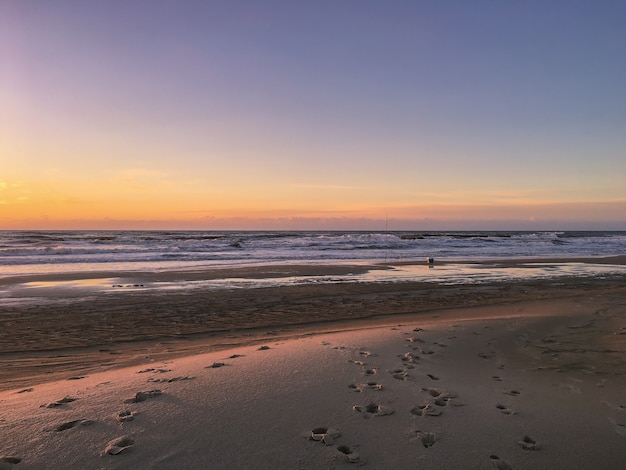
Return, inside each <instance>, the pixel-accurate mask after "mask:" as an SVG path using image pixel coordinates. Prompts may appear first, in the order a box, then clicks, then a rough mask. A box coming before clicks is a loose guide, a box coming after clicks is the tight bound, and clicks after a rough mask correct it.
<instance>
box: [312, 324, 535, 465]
mask: <svg viewBox="0 0 626 470" xmlns="http://www.w3.org/2000/svg"><path fill="white" fill-rule="evenodd" d="M392 329H393V330H399V328H392ZM421 331H423V330H422V329H421V328H415V329H414V330H413V332H411V333H404V335H406V336H407V337H406V338H405V341H406V343H407V346H408V347H409V348H410V349H411V351H409V352H406V353H403V354H399V355H398V358H399V359H400V361H401V364H400V366H399V367H398V368H396V369H391V370H389V371H388V372H389V374H390V375H391V377H392V378H393V379H396V380H399V381H418V380H419V382H420V383H428V382H437V381H439V380H440V377H438V376H437V375H435V374H432V373H419V372H417V369H418V367H419V366H421V365H423V364H421V363H422V362H423V361H422V359H423V358H427V357H429V356H432V355H434V354H436V353H437V352H438V351H435V350H434V349H431V348H430V347H429V346H428V345H427V342H426V341H425V340H424V339H423V338H420V337H419V336H418V335H417V334H416V333H419V332H421ZM474 334H476V335H480V332H478V331H476V332H474ZM456 338H457V337H456V336H450V337H449V338H448V339H450V340H454V339H456ZM327 344H328V343H326V345H327ZM432 346H436V347H438V348H440V349H443V348H446V347H448V345H447V344H445V343H443V342H440V341H435V342H433V343H432ZM487 346H491V343H487ZM335 349H348V348H346V347H340V348H335ZM356 353H357V354H358V358H356V359H349V360H348V362H351V363H353V364H354V365H356V366H359V367H360V369H361V373H362V374H363V376H364V378H365V379H366V380H365V381H363V382H359V381H355V382H353V383H351V384H349V385H348V389H349V390H351V391H353V392H357V393H364V392H368V391H376V392H384V389H385V387H384V386H383V383H381V382H382V381H380V382H379V381H373V380H370V379H371V378H373V376H376V375H377V374H379V371H380V367H378V365H376V364H375V363H372V362H375V359H374V360H373V361H372V360H371V358H376V357H377V356H376V354H374V353H372V352H371V351H368V350H366V349H359V350H356ZM493 354H494V353H493V352H491V351H490V352H481V353H479V354H478V356H479V357H480V358H482V359H492V358H493ZM504 367H505V366H504V364H501V363H500V364H497V368H498V369H500V370H501V369H504ZM491 378H492V379H493V380H494V381H495V382H502V380H503V379H502V378H501V377H500V376H499V375H493V376H492V377H491ZM420 392H422V394H423V397H424V399H423V400H422V402H421V403H418V404H416V405H414V406H413V407H412V408H411V409H409V410H408V412H409V414H410V415H411V416H412V417H414V419H415V420H417V421H415V422H414V426H413V427H414V428H415V429H412V430H411V431H409V432H408V433H406V434H405V436H406V437H407V438H408V439H409V440H411V441H414V440H415V441H418V442H419V443H421V445H422V446H423V447H424V448H426V449H428V448H430V447H432V446H434V445H436V443H437V442H438V441H439V440H440V439H441V437H442V436H441V433H438V432H433V431H432V430H427V429H423V428H428V427H429V426H428V422H429V420H430V419H431V418H436V417H439V416H441V415H442V414H443V413H444V410H446V409H448V408H454V407H460V406H465V403H463V402H462V401H460V400H459V399H458V396H457V394H456V393H454V392H451V391H448V390H444V389H442V388H439V387H428V386H424V387H421V389H420ZM502 393H503V394H506V395H508V396H510V397H517V396H518V395H520V393H521V392H520V391H519V390H516V389H506V390H503V392H502ZM371 397H372V398H374V397H375V396H374V395H372V396H371ZM378 397H379V399H371V400H369V401H367V400H366V401H365V402H363V403H360V404H355V405H353V406H352V410H353V411H354V412H357V413H359V414H361V415H362V416H363V418H365V419H370V418H376V417H384V416H389V415H392V414H394V413H395V410H394V409H393V408H391V407H390V406H388V405H386V404H383V403H382V402H383V401H384V400H383V399H382V394H381V395H378ZM496 409H497V410H499V411H500V412H501V413H502V414H505V415H515V414H517V411H515V410H513V409H512V408H510V407H509V406H507V405H504V404H502V403H497V404H496ZM339 436H340V433H339V431H336V430H333V429H331V428H326V427H321V428H315V429H313V430H312V431H311V434H310V436H309V439H310V440H312V441H319V442H322V443H323V444H325V445H327V446H330V445H333V444H336V440H337V439H338V438H339ZM517 444H518V445H519V446H520V447H521V448H522V449H524V450H532V451H534V450H539V449H540V445H539V444H538V443H537V442H536V441H535V440H534V439H533V438H532V437H530V436H528V435H525V436H523V437H522V438H521V439H520V440H519V441H518V442H517ZM337 451H338V454H339V457H338V458H339V459H342V458H343V460H344V461H347V462H350V463H354V464H364V463H365V461H364V460H363V457H362V456H361V455H360V454H359V453H357V452H356V451H355V450H354V448H351V447H348V446H346V445H337ZM342 456H343V457H342ZM489 461H490V463H491V465H492V467H493V468H494V469H496V470H511V469H512V467H511V465H510V464H509V463H508V462H507V461H506V460H505V459H502V458H500V457H498V456H496V455H493V454H492V455H490V456H489Z"/></svg>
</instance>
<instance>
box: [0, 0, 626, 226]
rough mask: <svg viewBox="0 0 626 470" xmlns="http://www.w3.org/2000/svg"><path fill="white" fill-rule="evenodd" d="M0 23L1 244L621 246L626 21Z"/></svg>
mask: <svg viewBox="0 0 626 470" xmlns="http://www.w3.org/2000/svg"><path fill="white" fill-rule="evenodd" d="M469 5H470V4H469V3H468V2H452V3H449V2H446V3H445V5H444V4H441V3H439V2H395V1H392V2H383V3H378V2H359V1H346V2H320V3H318V2H310V3H308V4H304V3H302V2H280V1H273V0H271V1H268V2H248V1H234V2H211V1H209V2H191V1H189V2H188V1H183V2H166V1H150V2H147V1H139V2H132V3H128V2H116V1H113V2H109V1H95V2H84V3H83V2H73V1H69V0H68V1H66V0H61V1H58V2H34V1H28V0H27V1H18V0H9V1H6V2H3V4H2V6H1V7H0V54H1V55H2V57H3V65H2V70H1V73H0V102H2V103H3V104H2V106H1V109H0V123H1V126H0V128H1V129H0V163H1V165H0V229H90V228H92V229H132V228H137V229H161V228H163V229H204V230H210V229H229V228H232V229H290V230H293V229H316V228H319V229H369V230H371V229H377V228H382V227H384V226H385V224H387V225H388V226H389V227H390V228H394V229H404V230H406V229H438V228H440V229H455V228H456V229H468V228H471V229H480V228H484V229H499V228H502V229H569V230H575V229H593V228H595V229H604V230H611V229H614V230H626V182H625V181H626V180H625V179H624V175H626V158H625V157H626V132H624V129H625V124H626V92H625V91H624V90H625V89H624V86H623V84H624V83H626V63H624V61H619V60H616V58H617V57H622V56H623V55H624V52H626V51H624V44H626V23H625V21H626V20H624V18H626V7H624V5H618V4H615V3H605V2H600V3H593V2H587V3H583V4H576V6H575V7H571V6H570V4H569V2H550V5H549V6H545V5H543V4H541V3H537V4H532V5H530V4H510V3H499V4H491V3H489V4H487V3H482V2H479V3H477V4H474V3H471V5H472V6H469Z"/></svg>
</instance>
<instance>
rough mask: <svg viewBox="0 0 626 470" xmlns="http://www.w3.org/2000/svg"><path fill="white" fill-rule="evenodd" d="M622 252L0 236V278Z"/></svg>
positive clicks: (616, 238) (469, 237)
mask: <svg viewBox="0 0 626 470" xmlns="http://www.w3.org/2000/svg"><path fill="white" fill-rule="evenodd" d="M625 253H626V232H614V231H607V232H602V231H594V232H545V231H537V232H530V231H526V232H507V231H490V232H487V231H485V232H462V231H459V232H419V231H415V232H411V231H402V232H380V231H372V232H365V231H361V232H342V231H302V232H291V231H219V232H218V231H0V277H7V276H18V275H25V274H43V273H46V274H48V273H65V272H87V271H111V272H115V271H152V270H178V269H181V270H184V269H202V268H220V267H233V266H251V265H267V264H277V263H281V264H322V263H327V264H332V263H341V264H346V263H380V262H389V263H393V262H398V261H412V260H419V261H423V260H424V259H425V258H426V257H432V258H434V259H435V260H438V261H448V262H449V261H464V262H467V261H485V260H503V259H512V258H572V257H574V258H577V257H603V256H612V255H622V254H625Z"/></svg>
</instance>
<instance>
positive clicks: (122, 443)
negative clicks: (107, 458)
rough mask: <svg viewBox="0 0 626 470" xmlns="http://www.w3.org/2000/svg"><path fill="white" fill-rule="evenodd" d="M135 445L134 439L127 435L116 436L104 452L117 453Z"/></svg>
mask: <svg viewBox="0 0 626 470" xmlns="http://www.w3.org/2000/svg"><path fill="white" fill-rule="evenodd" d="M134 445H135V441H134V439H131V438H130V437H127V436H122V437H118V438H117V439H113V440H112V441H110V442H109V443H108V444H107V446H106V447H105V449H104V453H105V454H109V455H118V454H121V453H122V452H124V451H127V450H128V449H130V448H132V447H133V446H134Z"/></svg>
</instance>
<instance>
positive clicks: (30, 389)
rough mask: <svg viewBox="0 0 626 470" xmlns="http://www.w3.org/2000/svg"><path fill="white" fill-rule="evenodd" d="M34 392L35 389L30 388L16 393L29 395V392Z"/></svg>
mask: <svg viewBox="0 0 626 470" xmlns="http://www.w3.org/2000/svg"><path fill="white" fill-rule="evenodd" d="M33 390H35V389H34V388H32V387H30V388H25V389H23V390H20V391H19V392H15V393H27V392H32V391H33Z"/></svg>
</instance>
